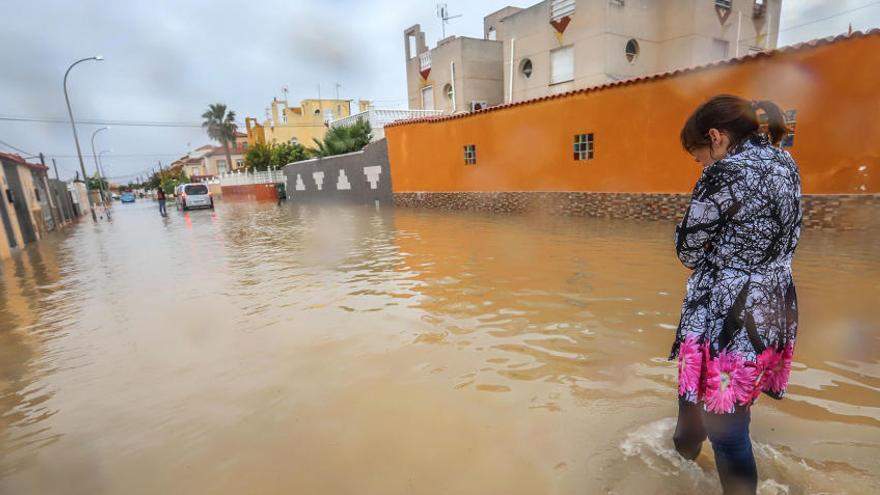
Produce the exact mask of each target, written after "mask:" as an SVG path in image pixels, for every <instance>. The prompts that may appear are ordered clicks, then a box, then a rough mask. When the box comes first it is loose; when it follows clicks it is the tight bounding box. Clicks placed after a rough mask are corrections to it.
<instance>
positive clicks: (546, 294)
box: [0, 201, 880, 494]
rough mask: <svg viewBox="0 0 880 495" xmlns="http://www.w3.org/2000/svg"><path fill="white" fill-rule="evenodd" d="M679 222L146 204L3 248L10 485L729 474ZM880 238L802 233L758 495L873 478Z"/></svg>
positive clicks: (867, 484)
mask: <svg viewBox="0 0 880 495" xmlns="http://www.w3.org/2000/svg"><path fill="white" fill-rule="evenodd" d="M671 238H672V230H671V225H669V224H667V223H662V222H661V223H639V222H623V221H609V220H593V219H577V218H547V217H531V216H492V215H479V214H465V213H448V212H435V211H419V210H405V209H404V210H400V209H399V210H396V211H392V210H382V211H375V210H373V209H369V208H360V207H352V208H331V207H298V206H294V205H284V206H282V207H277V206H275V205H274V204H254V203H238V204H235V203H223V202H219V203H218V205H217V210H216V211H195V212H187V213H181V212H176V211H173V209H172V210H171V211H169V217H168V218H160V217H159V216H158V214H157V212H156V210H155V204H154V203H152V202H150V201H139V202H138V203H135V204H134V205H119V204H117V205H116V206H115V207H114V217H113V222H112V223H101V224H98V225H94V224H92V223H91V222H90V221H84V222H83V223H81V224H80V225H78V226H76V227H73V228H70V229H67V230H66V231H64V232H63V233H60V234H55V235H51V236H49V239H47V240H44V241H42V242H40V243H39V244H36V245H31V246H29V247H28V248H27V249H26V250H24V251H22V252H21V253H18V254H17V255H16V256H15V257H14V258H13V259H11V260H7V261H3V262H2V263H0V273H2V279H0V493H82V494H104V493H126V494H140V493H143V494H148V493H149V494H152V493H219V494H223V493H230V494H233V493H235V494H238V493H255V494H262V493H322V494H348V493H364V494H367V493H371V494H372V493H377V494H379V493H381V494H404V493H406V494H410V493H418V494H447V493H455V494H471V493H472V494H489V493H505V494H536V493H553V494H574V493H659V494H662V493H669V494H674V493H686V492H693V491H700V492H701V493H719V492H720V488H719V486H718V482H717V481H716V475H715V473H714V470H713V464H712V463H713V460H712V455H711V449H709V448H704V449H703V453H702V454H701V456H700V457H699V458H698V460H697V462H696V463H693V462H684V461H682V460H681V459H680V458H679V457H678V456H677V454H675V452H674V451H673V450H672V444H671V441H670V436H671V430H672V427H673V422H674V419H673V417H674V414H675V410H676V404H675V395H676V393H675V391H676V384H675V381H676V377H675V365H674V364H673V363H669V362H667V361H666V359H665V357H666V355H667V353H668V351H669V346H670V344H671V341H672V338H673V333H674V328H675V326H676V324H677V322H678V321H677V318H678V310H679V307H680V304H681V297H682V295H683V290H684V282H685V279H686V277H687V271H686V270H685V269H684V268H683V267H681V266H680V265H679V264H678V261H677V259H676V258H675V255H674V252H673V250H672V241H671ZM878 252H880V235H878V234H877V233H876V232H875V233H871V234H867V233H851V232H849V233H848V232H828V231H807V232H806V233H805V235H804V236H803V240H802V244H801V247H800V248H799V251H798V253H797V255H796V263H795V278H796V283H797V284H798V292H799V298H800V303H801V327H800V338H799V341H798V347H797V350H796V353H795V363H794V365H793V372H792V378H791V386H790V389H789V395H788V396H787V397H786V399H785V400H783V401H781V402H777V401H772V400H770V399H768V398H767V397H763V398H761V399H760V400H759V402H758V404H757V405H756V406H755V409H754V411H753V423H752V436H753V439H754V441H755V449H756V454H757V459H758V467H759V471H760V474H761V478H762V480H763V481H762V484H761V488H760V492H761V493H765V494H769V493H791V494H798V493H877V492H878V490H880V315H878V312H877V303H878V301H880V257H878V256H877V253H878Z"/></svg>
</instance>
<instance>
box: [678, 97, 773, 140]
mask: <svg viewBox="0 0 880 495" xmlns="http://www.w3.org/2000/svg"><path fill="white" fill-rule="evenodd" d="M758 110H762V111H763V112H764V115H766V122H767V132H768V134H769V135H770V142H771V143H773V144H774V145H778V144H779V142H780V141H781V140H782V138H783V137H784V136H785V134H787V133H788V128H787V127H786V126H785V117H784V116H783V115H782V110H780V109H779V107H778V106H776V104H775V103H773V102H772V101H769V100H757V101H749V100H745V99H743V98H740V97H739V96H733V95H718V96H713V97H712V98H711V99H709V101H707V102H705V103H703V104H702V105H700V106H699V107H697V109H696V110H694V113H692V114H691V116H690V117H688V119H687V122H685V123H684V127H682V128H681V145H682V146H683V147H684V149H685V150H688V151H690V150H693V149H695V148H700V147H703V146H709V144H710V140H709V129H713V128H714V129H718V130H719V131H721V132H724V133H725V134H727V137H728V138H730V147H731V148H735V147H736V146H738V145H739V144H740V143H742V142H743V141H745V140H746V139H748V138H749V137H750V136H751V135H752V134H755V133H757V132H759V129H760V127H761V121H760V120H759V117H758Z"/></svg>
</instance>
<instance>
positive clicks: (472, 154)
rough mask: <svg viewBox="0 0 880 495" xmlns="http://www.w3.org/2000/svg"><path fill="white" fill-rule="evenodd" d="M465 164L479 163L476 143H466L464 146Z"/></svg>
mask: <svg viewBox="0 0 880 495" xmlns="http://www.w3.org/2000/svg"><path fill="white" fill-rule="evenodd" d="M464 164H465V165H476V164H477V145H475V144H466V145H465V147H464Z"/></svg>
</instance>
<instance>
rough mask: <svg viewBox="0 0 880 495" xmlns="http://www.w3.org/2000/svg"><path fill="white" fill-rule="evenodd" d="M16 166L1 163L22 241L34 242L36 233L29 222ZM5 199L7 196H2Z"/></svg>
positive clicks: (29, 216) (29, 215) (28, 214)
mask: <svg viewBox="0 0 880 495" xmlns="http://www.w3.org/2000/svg"><path fill="white" fill-rule="evenodd" d="M17 169H18V167H17V166H16V165H12V164H9V163H4V164H3V170H4V171H5V172H6V182H7V185H6V187H8V188H9V189H7V190H8V191H9V192H11V196H12V204H13V206H14V207H15V215H16V216H17V217H18V226H19V228H20V229H21V238H22V239H23V240H24V243H25V244H27V243H29V242H34V241H36V240H37V234H36V233H35V232H34V224H33V223H32V222H31V212H30V211H28V207H27V200H25V195H24V188H22V186H21V178H20V177H19V176H18V170H17ZM4 199H5V200H6V201H7V204H8V200H9V196H7V197H6V198H4Z"/></svg>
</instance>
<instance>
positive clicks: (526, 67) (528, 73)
mask: <svg viewBox="0 0 880 495" xmlns="http://www.w3.org/2000/svg"><path fill="white" fill-rule="evenodd" d="M519 73H520V74H522V75H523V77H525V78H526V79H528V78H530V77H532V61H531V60H529V59H527V58H526V59H523V61H522V62H520V64H519Z"/></svg>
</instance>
